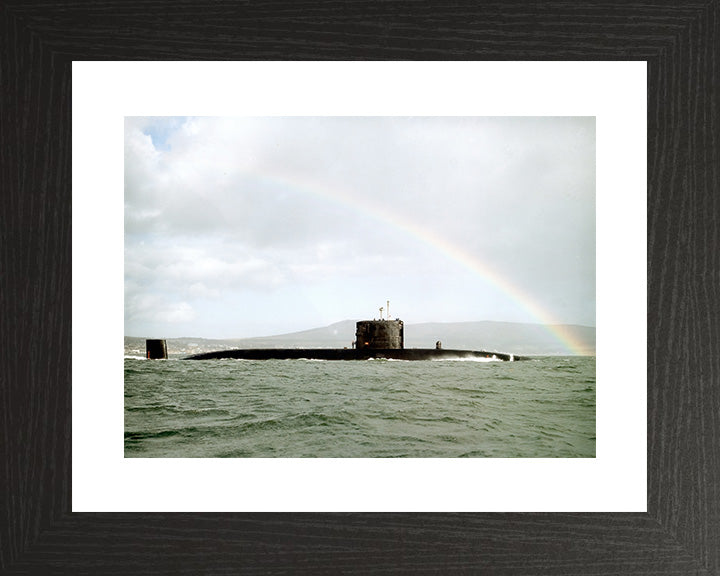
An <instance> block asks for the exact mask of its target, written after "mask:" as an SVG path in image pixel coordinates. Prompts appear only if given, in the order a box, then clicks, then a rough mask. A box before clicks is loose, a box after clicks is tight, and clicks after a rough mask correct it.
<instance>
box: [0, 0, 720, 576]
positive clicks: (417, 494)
mask: <svg viewBox="0 0 720 576" xmlns="http://www.w3.org/2000/svg"><path fill="white" fill-rule="evenodd" d="M295 6H296V5H293V6H292V8H291V7H289V6H288V8H289V10H288V11H287V12H278V11H276V10H270V8H269V7H260V6H255V7H249V6H246V7H243V8H242V9H238V7H236V6H231V5H229V4H227V5H225V4H219V5H213V7H212V9H210V10H208V9H207V7H203V6H201V5H198V6H191V5H182V6H180V7H176V8H175V10H176V11H175V12H174V13H173V14H168V13H167V12H165V11H164V10H162V9H161V8H160V7H159V6H155V5H153V6H141V5H137V6H135V9H134V10H131V11H130V10H127V11H126V10H119V9H117V10H116V9H115V8H113V7H110V6H102V7H97V8H94V9H90V8H80V7H77V6H75V5H66V4H63V3H60V4H54V5H53V6H52V7H29V6H24V5H22V4H20V3H17V4H12V3H11V5H10V6H8V7H7V8H4V9H3V11H2V12H0V18H1V20H0V26H1V27H2V30H3V32H4V33H3V34H1V35H0V37H2V42H3V52H4V53H5V54H7V57H6V58H4V59H3V60H2V61H0V66H1V67H2V68H1V70H2V73H3V77H5V78H12V79H13V83H12V85H11V87H8V88H7V89H5V90H3V92H2V94H1V95H0V98H2V104H3V105H2V107H1V110H2V111H1V112H0V113H1V114H2V117H3V126H4V127H3V133H2V138H3V142H4V145H3V165H4V166H5V168H4V169H3V171H2V184H3V188H4V189H5V190H8V191H9V194H8V200H7V201H6V202H7V204H6V206H7V209H6V210H3V228H2V230H3V232H2V233H3V246H4V248H5V250H4V254H5V259H4V263H3V269H4V270H5V271H6V272H5V273H4V274H3V290H2V292H3V294H4V295H5V298H3V299H2V302H3V310H4V319H3V322H2V326H3V327H4V328H5V330H4V332H3V333H4V334H5V336H6V340H7V341H6V342H4V344H5V346H4V348H5V350H6V354H5V358H6V361H5V362H3V364H4V367H3V371H2V381H3V386H2V394H3V402H2V403H0V406H1V408H0V410H2V413H3V422H4V424H3V426H2V430H3V437H4V441H3V447H4V449H3V452H2V455H1V456H2V459H3V461H4V467H3V472H2V473H1V474H2V476H0V478H2V481H3V482H2V483H3V485H4V486H7V490H5V491H4V494H3V496H2V502H3V509H4V510H5V514H4V520H3V524H2V526H0V530H2V531H1V532H0V534H1V535H2V538H0V568H1V569H2V571H3V573H5V572H7V573H8V574H14V573H17V574H20V573H68V574H70V573H72V574H83V573H88V574H90V573H93V574H97V573H110V572H115V573H140V574H141V573H152V574H157V573H177V571H178V570H185V571H188V572H198V571H201V572H203V573H208V574H214V573H221V572H222V573H225V572H228V571H231V572H240V573H244V572H248V573H252V572H263V573H283V572H284V573H287V572H307V573H337V572H348V573H366V572H373V571H393V572H400V573H418V572H420V573H425V572H428V573H429V572H443V573H444V572H463V571H464V572H468V571H469V572H493V573H498V574H558V573H573V574H618V573H628V574H630V573H639V572H645V573H647V572H652V573H654V574H678V573H707V574H712V573H716V572H718V570H719V569H720V556H719V553H718V551H717V547H716V546H714V543H715V542H716V540H717V533H716V530H715V528H714V526H716V525H717V520H718V515H719V514H720V510H718V507H719V506H720V499H718V498H716V497H715V493H714V491H713V486H714V485H716V484H717V479H718V478H717V476H718V471H719V467H718V463H717V461H716V459H714V458H713V457H712V454H714V453H716V452H717V450H718V446H717V437H718V434H717V427H718V422H717V417H716V412H717V407H718V395H717V393H716V392H715V386H714V384H715V383H714V381H713V378H712V374H714V373H715V365H714V362H715V359H716V357H717V354H716V353H715V352H714V349H713V342H714V340H713V337H712V335H713V334H714V332H715V330H716V323H717V321H716V318H717V314H713V311H714V309H715V306H714V305H713V302H714V299H713V294H714V291H713V289H714V285H713V283H712V281H711V279H712V278H714V275H715V274H716V273H717V270H716V266H717V264H716V263H715V262H714V261H713V259H712V258H711V257H708V249H707V247H708V246H712V245H713V238H714V236H713V230H714V224H713V223H714V220H715V213H716V210H717V209H716V207H715V204H714V200H713V196H712V192H713V191H714V190H716V189H717V186H718V176H717V170H715V169H714V168H713V163H712V161H711V160H710V159H712V158H714V157H716V156H717V121H718V115H717V111H716V110H717V99H716V95H715V93H714V92H713V90H712V86H714V85H715V84H717V70H715V68H714V67H713V62H714V60H713V58H712V47H713V46H714V44H713V38H714V37H715V36H716V35H717V32H718V30H717V28H718V24H717V22H718V13H717V12H718V7H717V3H709V4H708V3H702V4H701V3H697V4H693V3H690V4H683V6H674V7H667V6H666V7H661V6H657V5H633V6H632V7H625V6H624V5H618V6H617V7H613V8H612V9H611V8H610V7H608V6H606V5H602V6H599V5H598V6H593V5H585V6H584V7H577V8H576V7H570V6H566V5H557V6H553V5H548V6H544V7H542V8H539V7H538V6H536V5H528V6H525V7H522V6H519V5H517V4H513V5H511V4H507V5H503V4H496V5H492V6H489V7H484V8H482V9H480V8H477V9H475V8H473V9H470V10H461V9H460V8H458V7H449V8H443V9H441V10H440V11H437V10H431V9H430V6H428V5H413V6H406V7H402V6H401V5H396V6H395V8H394V9H393V10H392V11H388V9H387V7H384V6H383V5H370V6H367V7H362V9H361V7H360V6H357V7H352V6H350V7H348V6H344V7H342V9H341V7H340V6H337V7H330V6H327V7H315V8H314V9H311V8H312V7H305V8H306V10H305V11H304V12H303V11H302V10H300V11H298V12H295ZM297 8H302V7H301V6H298V7H297ZM313 10H315V11H313ZM353 10H356V11H357V12H353ZM293 14H296V15H293ZM299 16H302V18H300V19H299V20H298V19H297V17H299ZM260 22H263V23H265V24H267V25H266V26H263V25H260ZM403 31H405V32H403ZM408 31H410V32H412V34H410V37H408V33H407V32H408ZM350 38H352V42H349V41H348V39H350ZM168 58H171V59H172V60H173V61H172V62H164V63H163V62H160V61H162V60H166V59H168ZM140 59H142V60H143V61H142V62H139V61H138V62H131V61H132V60H140ZM195 60H213V61H214V62H193V61H195ZM291 60H304V61H306V62H301V61H297V62H291ZM322 60H329V61H331V60H334V61H335V62H320V61H322ZM351 60H352V61H358V62H349V61H351ZM385 60H388V62H381V61H385ZM93 61H95V62H93ZM223 61H226V62H223ZM270 61H274V62H270ZM392 61H395V62H392ZM413 61H416V62H413ZM431 61H432V62H431ZM544 61H547V62H544ZM553 61H554V62H553ZM218 78H220V80H219V83H218V80H217V79H218ZM223 78H224V79H223ZM213 79H214V80H213ZM480 79H481V80H480ZM328 80H330V82H328ZM483 82H485V84H483ZM193 84H194V85H196V86H197V87H199V89H198V90H197V91H195V90H190V89H189V88H188V86H191V85H193ZM259 84H263V85H270V87H271V89H270V90H268V89H267V87H266V88H265V89H263V90H259V89H257V86H258V85H259ZM238 85H241V86H243V85H244V86H245V87H246V89H245V90H244V91H243V95H242V98H243V99H244V100H243V101H242V106H243V108H244V110H246V111H247V112H246V113H244V114H241V115H243V116H246V117H252V118H261V119H262V118H264V119H269V118H281V117H282V118H288V117H296V118H320V117H334V118H341V117H349V116H353V115H355V116H363V117H368V118H370V117H374V118H382V117H384V118H411V117H425V118H443V117H447V118H450V117H454V118H478V117H480V116H484V117H533V116H536V117H570V118H586V117H593V118H594V119H595V122H594V125H595V128H596V130H597V131H596V133H595V135H596V136H597V142H598V150H603V151H607V152H608V154H609V155H608V156H602V155H600V154H599V155H598V157H597V161H598V170H597V176H598V179H597V197H596V201H597V225H598V252H597V259H598V260H597V279H598V282H597V298H598V310H597V320H598V354H597V356H598V372H597V385H598V396H597V398H598V434H597V437H598V444H597V449H596V453H595V454H593V455H592V456H591V457H587V456H588V455H586V454H583V455H581V457H580V458H562V457H560V458H542V457H540V458H483V457H479V458H464V459H463V458H452V457H449V458H422V457H420V458H410V459H402V458H382V457H380V458H374V457H371V458H362V457H361V458H322V457H321V458H300V459H296V458H282V457H281V458H264V457H260V458H258V457H257V456H258V455H257V454H253V455H251V456H250V457H245V458H243V457H240V458H216V457H215V458H211V459H205V458H202V459H196V458H184V457H182V456H183V455H179V456H181V457H173V458H163V457H161V458H147V457H142V455H141V454H139V456H140V457H139V458H128V457H127V456H128V454H127V453H126V452H125V450H126V448H127V444H124V443H123V439H122V438H121V437H118V430H119V431H120V434H122V430H123V429H124V416H125V415H124V414H123V405H124V404H123V387H122V384H123V382H122V379H123V365H122V362H120V361H118V360H119V358H118V353H117V350H119V349H120V346H123V344H124V343H123V323H124V322H127V316H126V317H125V318H123V304H122V302H123V298H124V296H125V295H126V294H124V291H123V284H124V283H123V275H124V270H123V267H124V266H126V265H127V262H128V260H127V259H126V258H125V257H124V251H125V250H127V249H128V244H126V243H124V240H125V238H124V232H123V230H124V229H123V226H124V225H126V222H123V217H124V215H125V214H126V206H125V204H126V202H127V198H124V195H123V180H124V174H123V162H122V160H123V158H124V154H123V141H124V139H125V138H124V134H125V131H126V130H127V125H128V124H127V122H133V120H132V119H133V118H139V117H158V116H172V117H179V116H183V117H184V116H187V115H197V116H198V117H202V118H209V117H213V116H214V117H223V116H224V117H237V116H238V112H237V109H234V108H233V106H234V105H237V101H236V100H237V98H234V97H233V96H237V93H236V92H234V91H233V90H234V89H236V88H232V87H233V86H235V87H237V86H238ZM360 85H363V87H364V89H363V90H362V91H360V89H359V88H358V86H360ZM429 85H434V86H436V87H437V86H439V87H440V88H439V89H437V88H435V89H434V90H432V91H431V90H429V89H428V90H425V89H426V88H427V87H428V86H429ZM497 85H500V86H506V87H512V88H513V89H512V90H504V91H503V90H496V89H495V87H496V86H497ZM561 85H562V86H563V87H566V88H564V89H563V90H559V89H558V87H559V86H561ZM319 86H323V87H326V88H325V90H324V91H325V94H324V95H321V94H319V92H318V87H319ZM479 86H488V87H492V89H490V88H488V89H487V90H486V91H484V92H483V94H482V95H480V94H479V92H478V87H479ZM638 86H639V87H640V88H642V87H645V90H646V92H645V94H642V93H641V94H640V97H639V98H638ZM368 87H370V90H368V89H367V88H368ZM443 87H445V88H444V89H443ZM168 89H169V90H170V92H168ZM173 89H174V90H175V95H177V98H174V97H173V96H172V94H173V92H172V90H173ZM225 89H227V90H225ZM289 90H292V94H291V97H290V98H289V97H288V91H289ZM425 91H426V92H428V93H429V94H430V96H429V98H428V95H427V94H424V93H422V92H425ZM563 91H564V92H565V94H564V95H563V93H562V92H563ZM210 92H214V95H213V96H208V93H210ZM353 92H354V93H358V92H361V94H362V98H363V100H364V102H363V103H362V104H361V106H360V109H359V111H352V110H350V109H349V108H348V102H349V101H350V96H349V94H350V93H353ZM485 92H486V94H485ZM168 94H170V96H168ZM188 94H190V96H189V97H190V98H191V99H192V98H193V97H195V96H193V94H197V95H199V96H197V101H196V102H195V105H194V106H195V108H194V109H190V110H189V109H188V106H187V105H179V104H176V105H174V104H173V102H180V101H181V100H182V98H185V97H187V96H188ZM580 95H582V96H583V97H582V98H580ZM208 98H210V99H208ZM485 98H487V101H485V100H483V99H485ZM153 99H155V100H153ZM163 99H164V101H162V100H163ZM478 99H480V100H483V106H482V107H480V106H478ZM547 99H550V102H549V103H548V102H547ZM588 99H590V100H588ZM116 100H117V101H119V102H120V104H115V101H116ZM234 100H235V102H233V101H234ZM448 100H449V105H450V106H451V109H452V112H448V111H447V109H446V108H445V109H443V106H447V105H448ZM544 100H545V103H546V104H548V106H549V108H548V109H546V110H542V111H540V110H539V108H537V107H538V106H539V104H538V103H539V102H542V101H544ZM588 101H592V102H593V104H592V105H591V106H588V105H587V102H588ZM149 102H150V103H153V102H154V103H153V104H150V105H149V104H148V103H149ZM287 102H294V103H295V104H297V102H302V103H303V104H302V106H303V109H302V110H301V111H298V110H292V109H289V108H286V109H285V110H283V107H286V106H288V105H287ZM521 102H525V103H527V102H531V104H530V105H527V104H525V105H523V104H521ZM609 103H620V105H619V106H617V109H616V111H615V112H610V111H609V108H603V106H605V105H609ZM203 105H205V106H207V107H208V108H209V110H208V111H204V110H202V108H203ZM173 106H175V108H174V109H173ZM374 106H375V107H376V108H373V107H374ZM523 106H525V107H523ZM533 107H536V108H537V111H536V112H535V113H533ZM593 107H594V109H595V110H596V111H597V112H593ZM190 108H192V106H191V107H190ZM481 109H482V110H484V112H482V113H481V112H480V110H481ZM98 110H100V111H102V110H105V111H107V110H112V113H110V114H106V113H102V112H97V111H98ZM118 118H120V121H119V122H118V121H117V120H118ZM128 118H129V119H130V120H126V119H128ZM611 118H613V119H614V121H610V119H611ZM81 119H83V120H82V122H81ZM88 119H89V121H88ZM263 122H265V123H264V124H263V125H262V126H260V129H261V130H262V131H264V132H266V133H268V132H272V129H273V127H272V126H271V124H273V123H274V122H276V121H270V120H263ZM165 128H167V126H165V127H164V128H162V129H165ZM158 130H160V129H158ZM638 130H639V133H640V134H641V137H640V138H638ZM446 132H447V133H452V129H451V128H450V127H446ZM140 133H141V134H142V133H145V134H146V135H147V129H145V132H143V131H142V130H141V131H140ZM284 133H285V134H287V133H288V131H287V127H285V132H284ZM155 137H156V139H157V138H161V134H160V132H159V131H156V132H155ZM151 138H152V136H151ZM160 145H161V144H160ZM88 149H91V150H93V149H94V151H95V155H94V156H90V157H89V159H88V156H87V155H86V152H87V150H88ZM645 152H646V154H645ZM194 154H197V151H195V152H194ZM215 154H216V153H215ZM108 159H113V160H114V162H113V161H110V162H108V163H107V164H106V161H107V160H108ZM118 160H119V163H118ZM375 161H376V159H375ZM623 161H624V162H625V164H626V165H627V166H628V172H627V173H625V172H623V173H620V172H618V171H617V170H610V171H607V170H606V169H607V167H608V166H611V167H614V166H616V165H617V166H619V165H621V164H622V163H623ZM614 162H618V164H614ZM346 168H347V167H346ZM638 174H639V175H640V176H639V177H638ZM98 175H100V176H101V177H99V176H98ZM257 184H258V182H253V185H257ZM268 185H269V184H268ZM645 186H646V194H647V196H645V188H644V187H645ZM269 189H272V190H276V191H277V188H272V186H271V187H270V188H269ZM79 190H83V192H82V194H78V193H77V192H78V191H79ZM88 190H89V191H91V192H90V193H88ZM638 192H640V193H639V194H638ZM146 208H147V210H146V211H145V212H143V211H142V210H139V209H136V207H133V210H134V212H133V217H137V218H139V219H142V218H145V217H148V218H149V217H151V216H152V211H153V209H155V208H156V207H153V206H152V203H149V204H148V206H147V207H146ZM196 208H197V210H200V209H201V208H202V206H197V207H196ZM299 209H300V208H299ZM303 209H304V208H303ZM333 214H335V213H333ZM333 214H331V216H332V215H333ZM196 215H197V214H196ZM335 215H337V214H335ZM200 216H201V215H200ZM193 223H196V221H195V220H193V221H192V222H189V223H188V222H186V224H193ZM305 223H307V220H305ZM270 224H272V223H268V225H270ZM300 224H302V222H300ZM488 225H489V224H488ZM528 225H529V224H528ZM301 232H302V230H296V231H295V238H299V237H300V236H299V235H300V233H301ZM306 232H307V233H308V234H311V233H313V230H306ZM275 237H277V236H275ZM638 239H639V241H638ZM131 240H132V241H133V242H135V241H137V242H138V243H137V244H133V245H132V249H133V250H135V251H138V250H141V249H142V248H141V246H142V245H141V244H139V242H140V241H142V239H140V238H131ZM393 240H394V239H393ZM601 244H602V245H605V244H609V245H611V246H612V248H611V250H610V252H608V253H605V252H603V250H601V249H600V248H601V246H600V245H601ZM145 246H146V247H147V246H148V245H147V244H146V245H145ZM396 256H397V258H398V262H400V261H402V258H403V257H404V254H403V253H402V251H401V250H399V249H398V251H397V254H396ZM364 257H365V253H361V254H360V255H359V258H364ZM200 284H202V286H201V285H200ZM202 289H205V290H209V289H212V287H210V286H208V285H206V284H204V283H203V282H202V280H200V279H199V280H198V282H196V283H195V288H194V290H195V291H196V292H198V291H201V290H202ZM118 302H119V303H120V305H119V306H118ZM176 303H177V302H176ZM383 304H385V302H384V299H383V301H382V302H380V304H379V306H382V305H383ZM386 306H387V305H386ZM385 311H386V312H387V309H385ZM165 312H167V313H168V314H173V313H177V314H180V315H182V314H183V313H188V310H187V309H183V308H182V307H180V308H177V307H176V308H173V309H170V308H168V309H167V310H165ZM382 315H383V312H382V311H380V317H381V320H382ZM138 318H139V317H138ZM389 320H390V319H389V318H388V319H387V321H389ZM160 336H163V335H160ZM433 344H435V343H434V342H433ZM118 383H119V386H118ZM645 385H646V386H647V388H646V389H645ZM601 389H602V391H601ZM108 407H110V408H109V409H108ZM645 410H647V412H645ZM606 431H607V432H606ZM147 455H148V454H146V456H147ZM195 455H196V454H186V455H185V456H195ZM318 455H319V456H322V455H321V454H318ZM176 456H177V455H176ZM214 456H217V455H216V454H214ZM528 460H530V461H531V462H528ZM80 463H82V464H80ZM588 495H590V496H591V498H588Z"/></svg>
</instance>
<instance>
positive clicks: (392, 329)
mask: <svg viewBox="0 0 720 576" xmlns="http://www.w3.org/2000/svg"><path fill="white" fill-rule="evenodd" d="M355 342H356V344H355V346H356V347H357V348H358V349H359V350H360V349H362V348H372V349H380V350H398V349H402V348H405V335H404V330H403V322H402V320H400V319H397V318H396V319H395V320H361V321H360V322H358V323H357V325H356V330H355Z"/></svg>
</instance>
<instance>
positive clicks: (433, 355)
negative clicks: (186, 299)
mask: <svg viewBox="0 0 720 576" xmlns="http://www.w3.org/2000/svg"><path fill="white" fill-rule="evenodd" d="M389 308H390V303H389V302H388V310H389ZM382 312H383V308H380V319H379V320H361V321H359V322H357V324H356V331H355V341H354V342H353V345H352V348H244V349H235V350H220V351H217V352H205V353H202V354H194V355H192V356H188V357H186V358H185V359H186V360H216V359H225V358H233V359H242V360H292V359H301V358H302V359H307V360H371V359H388V360H463V359H468V360H473V359H485V360H502V361H506V362H512V361H514V360H525V358H523V357H520V356H515V355H513V354H504V353H501V352H487V351H484V350H450V349H445V348H443V347H442V343H441V342H440V341H437V342H436V343H435V347H434V348H405V326H404V324H403V321H402V320H400V319H399V318H395V319H394V320H391V319H390V318H389V317H388V318H383V317H382ZM388 316H389V311H388Z"/></svg>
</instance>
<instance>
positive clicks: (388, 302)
mask: <svg viewBox="0 0 720 576" xmlns="http://www.w3.org/2000/svg"><path fill="white" fill-rule="evenodd" d="M386 312H387V319H388V320H390V300H388V301H387V308H386Z"/></svg>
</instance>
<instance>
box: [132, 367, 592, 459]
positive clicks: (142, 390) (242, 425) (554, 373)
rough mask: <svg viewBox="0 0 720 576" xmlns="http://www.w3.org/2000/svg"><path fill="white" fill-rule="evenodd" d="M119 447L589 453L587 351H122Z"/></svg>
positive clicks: (319, 453) (176, 452)
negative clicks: (226, 354)
mask: <svg viewBox="0 0 720 576" xmlns="http://www.w3.org/2000/svg"><path fill="white" fill-rule="evenodd" d="M125 456H126V457H145V458H147V457H153V458H154V457H160V458H174V457H185V458H188V457H189V458H226V457H227V458H250V457H252V458H262V457H279V458H310V457H319V458H395V457H406V458H437V457H442V458H458V457H480V458H483V457H485V458H568V457H580V458H593V457H595V358H594V357H543V358H537V359H533V360H529V361H522V362H473V361H418V362H402V361H388V360H367V361H339V362H333V361H311V360H265V361H252V360H204V361H189V360H180V359H171V360H154V361H153V360H144V359H132V358H126V359H125Z"/></svg>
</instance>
